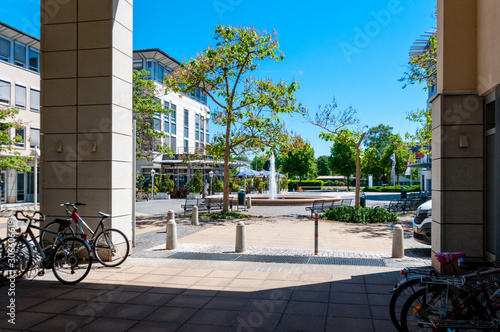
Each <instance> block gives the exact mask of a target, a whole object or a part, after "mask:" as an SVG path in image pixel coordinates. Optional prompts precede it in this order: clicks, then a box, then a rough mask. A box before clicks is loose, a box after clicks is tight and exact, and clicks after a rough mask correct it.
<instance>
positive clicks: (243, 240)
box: [235, 221, 247, 252]
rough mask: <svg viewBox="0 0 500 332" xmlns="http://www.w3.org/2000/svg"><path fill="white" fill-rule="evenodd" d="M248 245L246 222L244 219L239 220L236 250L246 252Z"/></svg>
mask: <svg viewBox="0 0 500 332" xmlns="http://www.w3.org/2000/svg"><path fill="white" fill-rule="evenodd" d="M246 246H247V235H246V230H245V223H244V222H243V221H240V222H238V224H237V225H236V246H235V251H236V252H244V251H245V250H246Z"/></svg>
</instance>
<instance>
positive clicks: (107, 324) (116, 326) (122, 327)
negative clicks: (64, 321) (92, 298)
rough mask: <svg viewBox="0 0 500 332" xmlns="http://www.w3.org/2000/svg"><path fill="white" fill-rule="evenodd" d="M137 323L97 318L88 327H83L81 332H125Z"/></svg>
mask: <svg viewBox="0 0 500 332" xmlns="http://www.w3.org/2000/svg"><path fill="white" fill-rule="evenodd" d="M135 324H137V321H133V320H126V319H115V318H97V319H96V320H94V321H93V322H92V323H90V324H89V325H86V326H84V327H83V328H82V329H81V331H82V332H110V331H113V332H125V331H127V330H128V329H129V328H131V327H132V326H134V325H135Z"/></svg>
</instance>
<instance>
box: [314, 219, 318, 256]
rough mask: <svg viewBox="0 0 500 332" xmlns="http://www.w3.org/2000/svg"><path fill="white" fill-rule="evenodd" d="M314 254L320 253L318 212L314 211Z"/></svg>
mask: <svg viewBox="0 0 500 332" xmlns="http://www.w3.org/2000/svg"><path fill="white" fill-rule="evenodd" d="M314 254H315V255H317V254H318V212H314Z"/></svg>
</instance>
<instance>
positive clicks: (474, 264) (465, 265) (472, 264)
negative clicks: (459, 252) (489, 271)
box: [458, 258, 495, 271]
mask: <svg viewBox="0 0 500 332" xmlns="http://www.w3.org/2000/svg"><path fill="white" fill-rule="evenodd" d="M458 267H459V268H461V269H462V270H465V271H471V270H477V269H479V268H483V267H495V264H494V263H493V262H481V261H472V260H466V259H464V258H460V259H459V260H458Z"/></svg>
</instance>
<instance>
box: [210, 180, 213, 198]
mask: <svg viewBox="0 0 500 332" xmlns="http://www.w3.org/2000/svg"><path fill="white" fill-rule="evenodd" d="M213 192H214V190H213V188H212V177H210V196H212V195H213Z"/></svg>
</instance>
